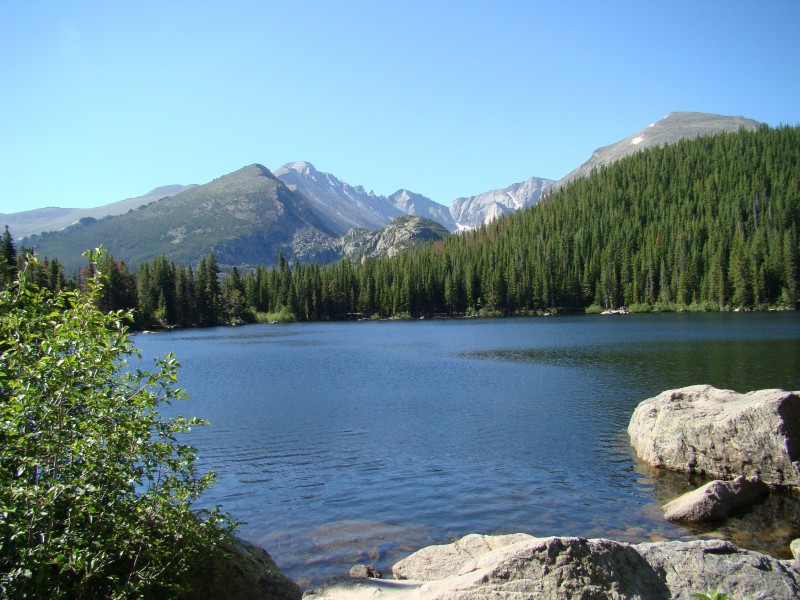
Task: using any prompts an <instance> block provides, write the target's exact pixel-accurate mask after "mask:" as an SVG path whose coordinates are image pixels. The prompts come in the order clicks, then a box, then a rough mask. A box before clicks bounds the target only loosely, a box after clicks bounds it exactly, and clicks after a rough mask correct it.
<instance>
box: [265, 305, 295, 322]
mask: <svg viewBox="0 0 800 600" xmlns="http://www.w3.org/2000/svg"><path fill="white" fill-rule="evenodd" d="M295 321H297V316H296V315H295V314H294V313H293V312H291V311H290V310H289V309H288V308H286V307H285V306H281V307H280V308H279V309H278V311H277V312H258V313H256V322H257V323H294V322H295Z"/></svg>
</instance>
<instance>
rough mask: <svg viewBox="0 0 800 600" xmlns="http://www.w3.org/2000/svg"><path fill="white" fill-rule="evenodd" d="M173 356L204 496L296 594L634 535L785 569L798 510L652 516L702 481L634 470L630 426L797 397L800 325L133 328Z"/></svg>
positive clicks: (667, 319)
mask: <svg viewBox="0 0 800 600" xmlns="http://www.w3.org/2000/svg"><path fill="white" fill-rule="evenodd" d="M135 340H136V344H137V346H138V347H139V348H140V349H141V350H142V352H143V354H144V355H145V356H147V357H152V356H156V355H161V354H164V353H166V352H168V351H173V352H175V354H176V356H177V357H178V359H179V361H180V362H181V365H182V368H181V376H180V385H181V386H182V387H184V388H186V389H187V391H188V392H189V395H190V397H191V400H190V401H189V402H187V403H181V404H179V405H178V408H179V410H180V412H182V413H183V414H187V415H195V416H199V417H202V418H205V419H208V420H210V421H211V423H212V424H211V426H210V427H207V428H202V429H200V430H196V431H194V432H193V433H192V434H191V438H190V439H191V442H192V443H193V444H194V445H195V446H197V447H198V448H199V450H200V455H201V465H202V467H203V468H213V469H214V470H215V471H216V473H217V475H218V478H219V481H218V483H217V485H216V486H215V487H214V488H213V489H212V490H211V491H210V493H208V494H207V495H206V496H205V497H204V499H203V502H204V504H207V505H211V506H213V505H216V504H221V505H222V507H223V508H224V509H225V510H226V511H227V512H229V513H231V514H232V515H233V516H234V517H235V518H237V519H240V520H242V521H244V522H245V524H243V525H242V526H241V528H240V529H239V533H240V534H241V535H242V537H244V538H246V539H249V540H251V541H254V542H256V543H259V544H261V545H263V546H264V547H265V548H267V550H269V552H270V553H271V554H272V556H273V557H274V558H275V560H276V561H277V562H278V565H279V566H280V567H281V568H282V570H283V571H284V572H285V573H286V574H287V575H289V576H290V577H292V578H293V579H295V580H296V581H298V582H299V583H300V584H301V585H303V586H311V585H317V584H319V583H320V582H321V581H322V580H324V579H327V578H329V577H330V576H335V575H339V574H342V573H344V572H345V571H346V570H347V569H348V568H349V567H350V566H352V565H353V564H356V563H359V562H360V563H366V564H373V565H375V566H376V567H377V568H378V569H380V570H382V571H383V572H384V573H387V572H388V567H389V566H390V565H391V564H393V563H394V562H396V561H397V560H399V559H400V558H402V557H404V556H405V555H407V554H408V553H410V552H411V551H414V550H416V549H418V548H420V547H422V546H426V545H430V544H433V543H447V542H450V541H452V540H453V539H454V538H457V537H460V536H462V535H465V534H467V533H484V534H494V533H510V532H527V533H530V534H533V535H537V536H548V535H578V536H585V537H611V538H614V539H619V540H623V541H631V542H640V541H651V540H663V539H691V538H693V537H696V536H704V535H711V536H717V537H724V538H726V539H731V540H733V541H734V542H736V543H738V544H740V545H742V546H744V547H747V548H751V549H756V550H760V551H764V552H768V553H771V554H773V555H776V556H781V557H788V556H790V555H789V550H788V544H789V541H790V540H791V539H793V538H796V537H800V500H793V499H789V498H785V497H781V496H776V495H773V496H772V497H771V498H770V499H769V500H768V501H767V502H766V503H765V504H763V505H761V506H759V507H756V508H755V509H754V510H751V511H750V512H748V513H747V514H744V515H741V516H739V517H736V518H734V519H731V520H729V521H728V522H726V523H725V524H724V526H721V527H719V528H716V529H708V530H699V529H687V528H684V527H680V526H676V525H671V524H669V523H667V522H665V521H664V520H663V518H662V516H661V510H660V505H661V504H662V503H664V502H666V501H667V500H669V499H671V498H672V497H674V496H676V495H678V494H680V493H682V492H684V491H687V490H688V489H690V488H692V487H694V486H697V485H700V484H702V483H704V481H703V480H699V479H695V480H690V479H689V478H688V477H687V476H683V475H675V474H662V473H657V472H654V471H653V470H651V469H648V468H647V467H645V466H644V465H642V464H640V463H639V462H637V460H636V458H635V456H634V454H633V452H632V450H631V448H630V445H629V442H628V436H627V433H626V431H625V430H626V427H627V424H628V421H629V419H630V416H631V413H632V412H633V409H634V408H635V407H636V405H637V404H638V403H639V402H640V401H642V400H644V399H646V398H648V397H651V396H654V395H656V394H658V393H660V392H661V391H664V390H667V389H671V388H676V387H682V386H686V385H693V384H698V383H708V384H712V385H715V386H717V387H722V388H728V389H733V390H737V391H740V392H746V391H750V390H754V389H760V388H784V389H791V390H798V389H800V313H788V312H786V313H748V314H741V313H740V314H667V315H628V316H580V317H558V318H531V319H521V318H515V319H487V320H434V321H415V322H389V321H383V322H363V323H314V324H289V325H249V326H245V327H237V328H218V329H211V330H208V329H206V330H184V331H175V332H170V333H163V334H157V335H137V336H136V338H135Z"/></svg>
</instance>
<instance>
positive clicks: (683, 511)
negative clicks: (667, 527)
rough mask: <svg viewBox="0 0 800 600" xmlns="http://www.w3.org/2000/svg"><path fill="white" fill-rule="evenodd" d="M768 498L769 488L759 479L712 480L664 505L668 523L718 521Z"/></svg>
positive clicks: (740, 477)
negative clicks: (734, 511) (736, 510)
mask: <svg viewBox="0 0 800 600" xmlns="http://www.w3.org/2000/svg"><path fill="white" fill-rule="evenodd" d="M768 495H769V487H768V486H767V485H766V484H765V483H764V482H763V481H761V480H760V479H758V477H748V478H745V477H744V475H742V476H739V477H737V478H736V479H734V480H733V481H720V480H715V481H711V482H709V483H707V484H705V485H704V486H702V487H699V488H697V489H696V490H693V491H691V492H688V493H686V494H684V495H683V496H680V497H678V498H675V500H673V501H671V502H667V503H666V504H665V505H664V507H663V508H664V518H665V519H667V521H692V522H695V523H697V522H703V521H718V520H721V519H724V518H726V517H727V516H728V515H729V514H730V513H731V512H732V511H733V510H735V509H737V508H739V507H742V506H747V505H750V504H755V503H756V502H760V501H762V500H764V498H766V497H767V496H768Z"/></svg>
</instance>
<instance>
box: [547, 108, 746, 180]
mask: <svg viewBox="0 0 800 600" xmlns="http://www.w3.org/2000/svg"><path fill="white" fill-rule="evenodd" d="M760 126H761V123H759V122H758V121H754V120H753V119H746V118H744V117H726V116H723V115H715V114H710V113H701V112H673V113H670V114H668V115H667V116H665V117H664V118H663V119H661V120H659V121H656V122H655V123H651V124H650V125H648V126H647V127H646V128H644V129H642V130H641V131H637V132H636V133H634V134H631V135H629V136H628V137H626V138H623V139H621V140H620V141H618V142H615V143H613V144H609V145H608V146H603V147H601V148H598V149H597V150H595V151H594V152H593V153H592V156H591V157H590V158H589V160H587V161H586V162H584V163H583V164H582V165H580V166H579V167H577V168H576V169H574V170H573V171H570V172H569V173H568V174H567V175H565V176H564V177H563V178H561V179H560V180H558V182H557V183H556V184H555V187H556V188H560V187H563V186H564V185H566V184H568V183H569V182H571V181H573V180H574V179H576V178H578V177H585V176H587V175H589V174H591V172H592V171H593V170H594V169H597V168H599V167H602V166H604V165H609V164H611V163H613V162H616V161H618V160H620V159H621V158H625V157H626V156H628V155H630V154H633V153H634V152H638V151H639V150H641V149H643V148H651V147H653V146H664V145H665V144H674V143H676V142H678V141H679V140H682V139H691V138H696V137H698V136H701V135H712V134H715V133H723V132H726V131H727V132H735V131H739V129H741V128H745V129H750V130H754V129H758V128H759V127H760Z"/></svg>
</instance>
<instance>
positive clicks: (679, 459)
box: [628, 385, 800, 488]
mask: <svg viewBox="0 0 800 600" xmlns="http://www.w3.org/2000/svg"><path fill="white" fill-rule="evenodd" d="M628 433H629V434H630V438H631V443H632V444H633V447H634V448H635V450H636V452H637V453H638V454H639V456H640V457H641V458H642V459H643V460H644V461H645V462H647V463H649V464H651V465H653V466H655V467H664V468H667V469H672V470H675V471H686V472H691V473H701V474H706V475H711V476H713V477H719V478H723V479H732V478H733V477H736V476H738V475H745V476H747V477H751V476H758V477H759V478H760V479H761V480H762V481H764V482H765V483H767V484H769V485H770V486H776V487H785V488H797V487H798V486H800V392H786V391H783V390H777V389H776V390H760V391H756V392H750V393H747V394H739V393H736V392H733V391H730V390H720V389H717V388H714V387H712V386H709V385H695V386H690V387H685V388H681V389H677V390H670V391H666V392H663V393H661V394H659V395H658V396H656V397H655V398H650V399H649V400H645V401H644V402H642V403H641V404H639V406H638V407H637V408H636V410H635V411H634V412H633V416H632V417H631V421H630V424H629V425H628Z"/></svg>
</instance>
